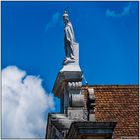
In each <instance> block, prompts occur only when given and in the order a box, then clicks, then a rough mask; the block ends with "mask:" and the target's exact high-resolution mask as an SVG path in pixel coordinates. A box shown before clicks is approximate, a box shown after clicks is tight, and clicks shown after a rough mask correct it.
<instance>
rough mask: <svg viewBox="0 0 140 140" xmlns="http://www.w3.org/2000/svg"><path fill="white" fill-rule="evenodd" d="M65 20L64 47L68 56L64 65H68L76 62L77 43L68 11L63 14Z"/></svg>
mask: <svg viewBox="0 0 140 140" xmlns="http://www.w3.org/2000/svg"><path fill="white" fill-rule="evenodd" d="M63 20H64V24H65V28H64V47H65V54H66V58H65V60H64V64H67V63H71V62H75V56H74V44H75V43H76V42H75V37H74V31H73V27H72V24H71V22H70V20H69V18H68V14H67V12H66V11H65V12H64V14H63Z"/></svg>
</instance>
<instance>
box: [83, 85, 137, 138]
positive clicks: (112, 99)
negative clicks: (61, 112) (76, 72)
mask: <svg viewBox="0 0 140 140" xmlns="http://www.w3.org/2000/svg"><path fill="white" fill-rule="evenodd" d="M89 87H90V88H94V91H95V97H96V108H95V116H96V121H116V122H117V125H116V127H115V130H114V138H138V135H139V129H138V125H139V87H138V85H93V86H92V85H91V86H89ZM83 89H84V86H83Z"/></svg>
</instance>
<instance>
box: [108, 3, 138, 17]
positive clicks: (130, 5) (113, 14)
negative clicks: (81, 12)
mask: <svg viewBox="0 0 140 140" xmlns="http://www.w3.org/2000/svg"><path fill="white" fill-rule="evenodd" d="M134 7H135V5H134V4H133V3H132V2H129V3H128V5H127V6H125V7H123V10H122V12H121V13H116V11H114V10H110V9H107V10H106V16H108V17H114V18H119V17H123V16H127V15H129V14H130V13H131V12H133V10H134Z"/></svg>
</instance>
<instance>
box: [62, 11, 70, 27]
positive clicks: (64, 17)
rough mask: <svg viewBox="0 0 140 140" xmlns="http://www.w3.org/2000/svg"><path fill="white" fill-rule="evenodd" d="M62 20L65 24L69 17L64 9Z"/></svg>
mask: <svg viewBox="0 0 140 140" xmlns="http://www.w3.org/2000/svg"><path fill="white" fill-rule="evenodd" d="M63 20H64V23H65V25H66V24H67V23H68V22H69V18H68V13H67V11H64V14H63Z"/></svg>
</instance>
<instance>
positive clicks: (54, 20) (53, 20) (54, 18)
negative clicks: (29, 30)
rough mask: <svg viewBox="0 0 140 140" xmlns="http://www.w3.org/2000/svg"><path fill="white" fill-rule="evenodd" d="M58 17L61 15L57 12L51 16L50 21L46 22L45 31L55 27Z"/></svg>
mask: <svg viewBox="0 0 140 140" xmlns="http://www.w3.org/2000/svg"><path fill="white" fill-rule="evenodd" d="M60 15H61V14H60V13H59V12H56V13H55V14H53V16H52V18H51V19H50V21H48V23H47V24H46V27H45V31H47V30H48V29H49V28H52V27H55V26H56V25H57V23H58V22H59V18H60Z"/></svg>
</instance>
